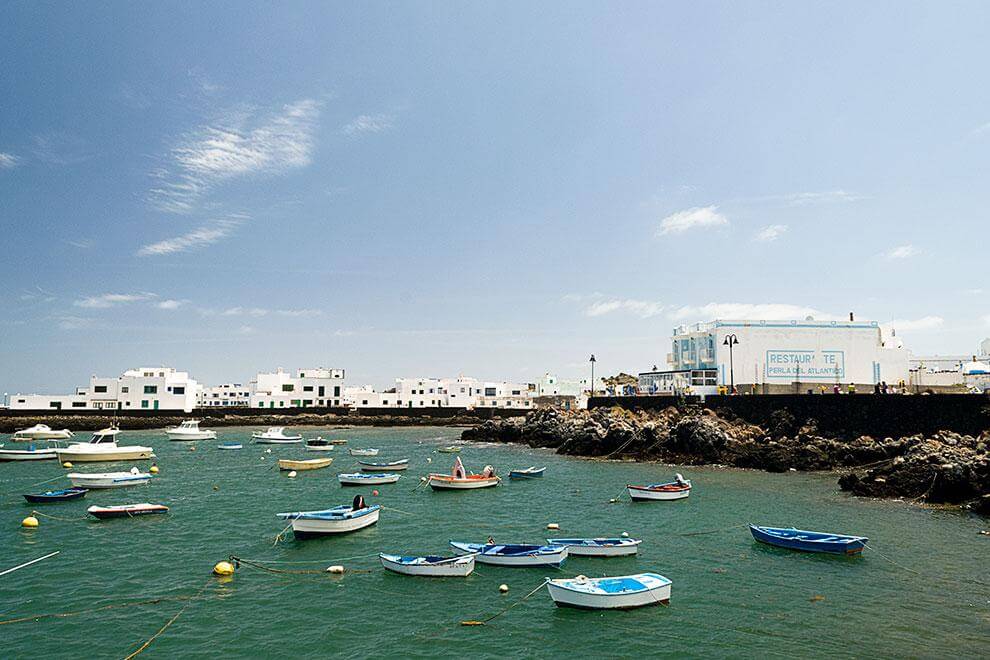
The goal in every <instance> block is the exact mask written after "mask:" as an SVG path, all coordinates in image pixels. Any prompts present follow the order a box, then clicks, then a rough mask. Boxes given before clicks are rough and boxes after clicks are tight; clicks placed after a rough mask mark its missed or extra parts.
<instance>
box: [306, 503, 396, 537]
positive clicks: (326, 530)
mask: <svg viewBox="0 0 990 660" xmlns="http://www.w3.org/2000/svg"><path fill="white" fill-rule="evenodd" d="M378 514H379V510H378V509H376V510H374V511H372V512H371V513H368V514H366V515H363V516H359V517H357V518H341V519H339V520H326V519H316V518H295V519H293V520H292V533H293V534H295V536H296V538H298V539H309V538H318V537H320V536H332V535H333V534H346V533H347V532H356V531H357V530H359V529H364V528H365V527H370V526H371V525H374V524H375V523H377V522H378Z"/></svg>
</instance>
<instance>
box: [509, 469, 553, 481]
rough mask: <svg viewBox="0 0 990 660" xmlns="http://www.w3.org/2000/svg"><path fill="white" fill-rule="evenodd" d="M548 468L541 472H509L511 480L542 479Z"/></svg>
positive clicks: (540, 470)
mask: <svg viewBox="0 0 990 660" xmlns="http://www.w3.org/2000/svg"><path fill="white" fill-rule="evenodd" d="M546 470H547V469H546V468H540V469H539V470H532V471H530V470H512V471H510V472H509V479H542V478H543V473H544V472H546Z"/></svg>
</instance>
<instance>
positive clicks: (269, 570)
mask: <svg viewBox="0 0 990 660" xmlns="http://www.w3.org/2000/svg"><path fill="white" fill-rule="evenodd" d="M230 561H232V562H233V563H234V566H240V565H241V564H243V565H245V566H250V567H251V568H257V569H258V570H261V571H265V572H266V573H273V574H276V575H332V574H331V573H329V572H328V571H327V570H326V569H323V568H316V569H312V568H310V569H305V570H292V569H286V568H271V567H269V566H264V565H262V564H258V563H256V562H253V561H251V560H248V559H241V558H240V557H237V556H236V555H230ZM347 572H348V573H351V574H353V573H371V572H372V571H371V570H369V569H353V568H352V569H351V570H349V571H347Z"/></svg>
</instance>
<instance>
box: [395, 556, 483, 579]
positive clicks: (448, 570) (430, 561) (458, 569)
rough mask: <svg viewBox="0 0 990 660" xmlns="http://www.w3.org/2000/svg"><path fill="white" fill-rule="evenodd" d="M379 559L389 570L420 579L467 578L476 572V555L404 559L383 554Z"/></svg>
mask: <svg viewBox="0 0 990 660" xmlns="http://www.w3.org/2000/svg"><path fill="white" fill-rule="evenodd" d="M378 557H379V558H380V559H381V560H382V566H384V567H385V568H386V569H387V570H390V571H393V572H395V573H401V574H403V575H415V576H418V577H467V576H468V575H470V574H471V572H472V571H474V555H460V556H457V557H438V556H436V555H427V556H425V557H404V556H400V555H387V554H385V553H381V554H379V555H378Z"/></svg>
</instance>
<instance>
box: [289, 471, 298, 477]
mask: <svg viewBox="0 0 990 660" xmlns="http://www.w3.org/2000/svg"><path fill="white" fill-rule="evenodd" d="M288 476H289V478H290V479H291V478H293V477H295V476H296V471H295V470H290V471H289V475H288Z"/></svg>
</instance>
